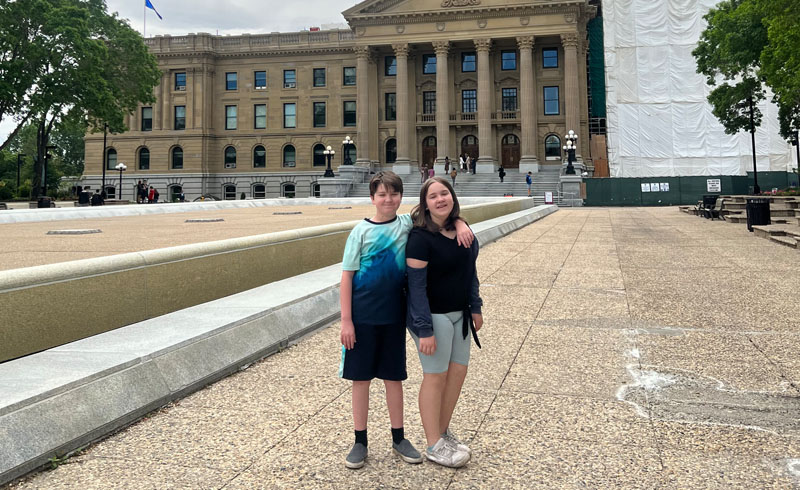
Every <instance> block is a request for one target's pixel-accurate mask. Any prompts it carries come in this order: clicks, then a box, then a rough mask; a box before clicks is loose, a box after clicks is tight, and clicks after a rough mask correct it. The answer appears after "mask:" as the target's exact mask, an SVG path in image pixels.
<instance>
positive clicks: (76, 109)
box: [0, 0, 161, 197]
mask: <svg viewBox="0 0 800 490" xmlns="http://www.w3.org/2000/svg"><path fill="white" fill-rule="evenodd" d="M0 19H2V21H0V49H2V52H1V54H0V77H2V79H3V80H6V79H8V80H9V82H8V83H6V82H3V83H2V84H1V85H0V119H5V118H14V120H15V121H16V122H17V126H16V129H15V130H14V132H12V134H11V136H10V137H9V138H8V139H7V140H6V141H5V142H3V143H2V145H0V149H3V148H5V147H6V146H8V145H9V144H10V142H11V140H12V139H13V137H14V136H15V135H16V134H17V133H18V132H19V131H20V130H21V129H22V128H23V127H25V125H26V124H28V123H30V124H33V125H35V127H36V133H37V134H36V151H35V153H33V159H34V167H35V174H34V179H33V197H37V196H38V195H39V193H40V191H41V184H42V175H43V173H44V164H45V155H46V153H47V148H48V146H50V137H51V134H52V133H53V130H54V128H56V127H57V126H58V125H59V124H61V123H62V122H63V121H66V120H69V121H70V122H69V124H73V125H74V124H78V125H80V124H83V125H84V127H89V128H101V129H102V128H103V126H104V124H108V127H109V130H111V131H112V132H122V131H124V130H125V129H126V128H125V124H124V118H125V115H126V114H129V113H131V112H133V111H135V110H136V108H137V107H138V105H139V104H140V103H150V102H153V101H154V100H155V98H154V96H153V87H155V86H156V85H157V84H158V83H159V80H160V76H161V74H160V72H159V70H158V63H157V61H156V59H155V57H154V56H152V55H151V54H150V53H149V52H148V51H147V46H146V45H145V44H144V41H143V39H142V37H141V35H139V33H137V32H136V31H134V30H133V29H132V28H131V27H130V25H128V23H127V22H126V21H123V20H121V19H119V18H118V17H117V16H116V14H109V13H108V12H107V10H106V4H105V1H104V0H16V1H11V0H0Z"/></svg>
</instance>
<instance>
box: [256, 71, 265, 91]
mask: <svg viewBox="0 0 800 490" xmlns="http://www.w3.org/2000/svg"><path fill="white" fill-rule="evenodd" d="M253 79H254V81H255V89H256V90H265V89H266V88H267V72H265V71H257V72H255V73H254V74H253Z"/></svg>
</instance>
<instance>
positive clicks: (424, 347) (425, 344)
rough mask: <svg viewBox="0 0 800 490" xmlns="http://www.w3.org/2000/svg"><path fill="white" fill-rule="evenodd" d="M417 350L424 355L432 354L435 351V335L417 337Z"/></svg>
mask: <svg viewBox="0 0 800 490" xmlns="http://www.w3.org/2000/svg"><path fill="white" fill-rule="evenodd" d="M419 351H420V352H422V353H423V354H425V355H426V356H432V355H433V354H434V353H435V352H436V337H434V336H433V335H431V336H430V337H423V338H421V339H419Z"/></svg>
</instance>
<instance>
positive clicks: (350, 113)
mask: <svg viewBox="0 0 800 490" xmlns="http://www.w3.org/2000/svg"><path fill="white" fill-rule="evenodd" d="M343 125H344V126H348V127H350V126H355V125H356V103H355V101H352V100H348V101H346V102H345V103H344V121H343Z"/></svg>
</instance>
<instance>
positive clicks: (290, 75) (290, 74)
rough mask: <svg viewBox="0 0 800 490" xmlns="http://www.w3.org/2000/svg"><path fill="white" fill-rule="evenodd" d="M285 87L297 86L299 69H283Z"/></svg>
mask: <svg viewBox="0 0 800 490" xmlns="http://www.w3.org/2000/svg"><path fill="white" fill-rule="evenodd" d="M283 88H297V71H295V70H283Z"/></svg>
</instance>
